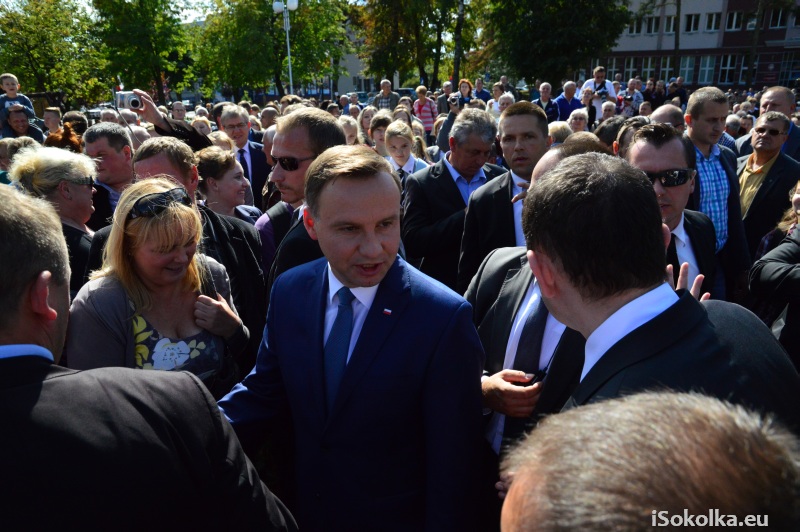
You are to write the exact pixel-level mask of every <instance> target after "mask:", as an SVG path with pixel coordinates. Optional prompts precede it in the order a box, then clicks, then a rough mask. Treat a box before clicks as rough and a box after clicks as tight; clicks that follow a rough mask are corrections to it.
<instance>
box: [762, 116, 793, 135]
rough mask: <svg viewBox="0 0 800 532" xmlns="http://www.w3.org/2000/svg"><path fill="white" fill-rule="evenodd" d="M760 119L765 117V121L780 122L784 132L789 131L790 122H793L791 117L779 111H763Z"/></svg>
mask: <svg viewBox="0 0 800 532" xmlns="http://www.w3.org/2000/svg"><path fill="white" fill-rule="evenodd" d="M758 119H759V120H762V119H763V120H764V122H780V124H781V129H782V130H783V131H784V133H786V132H788V131H789V124H791V122H790V121H789V117H788V116H786V115H785V114H783V113H781V112H779V111H767V112H766V113H762V114H761V116H759V117H758Z"/></svg>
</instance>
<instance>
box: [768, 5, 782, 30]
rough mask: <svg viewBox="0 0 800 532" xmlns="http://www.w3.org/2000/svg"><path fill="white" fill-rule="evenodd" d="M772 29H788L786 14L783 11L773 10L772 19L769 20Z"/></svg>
mask: <svg viewBox="0 0 800 532" xmlns="http://www.w3.org/2000/svg"><path fill="white" fill-rule="evenodd" d="M769 27H770V28H785V27H786V13H785V12H784V11H783V9H773V10H772V17H771V18H770V19H769Z"/></svg>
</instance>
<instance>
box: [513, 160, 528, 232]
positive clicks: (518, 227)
mask: <svg viewBox="0 0 800 532" xmlns="http://www.w3.org/2000/svg"><path fill="white" fill-rule="evenodd" d="M511 181H512V182H513V183H514V186H513V191H514V196H516V195H517V194H520V193H522V191H523V188H522V187H520V186H519V185H518V183H522V184H523V185H524V184H525V183H526V182H528V181H530V177H529V178H528V179H522V178H521V177H519V176H518V175H517V174H515V173H514V172H511ZM524 190H528V187H525V189H524ZM524 203H525V202H524V201H523V200H519V201H518V202H516V203H512V204H511V205H512V207H513V208H514V240H515V241H516V244H517V245H518V246H523V247H524V246H525V245H526V244H525V233H523V232H522V205H523V204H524Z"/></svg>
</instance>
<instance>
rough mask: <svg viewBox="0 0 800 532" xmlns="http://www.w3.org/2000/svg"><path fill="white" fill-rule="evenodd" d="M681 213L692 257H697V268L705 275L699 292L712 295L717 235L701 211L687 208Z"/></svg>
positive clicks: (715, 270) (715, 271)
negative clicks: (692, 253)
mask: <svg viewBox="0 0 800 532" xmlns="http://www.w3.org/2000/svg"><path fill="white" fill-rule="evenodd" d="M683 214H684V217H683V228H684V229H685V230H686V234H687V235H688V236H689V241H690V242H691V244H692V251H693V252H694V258H695V259H697V268H698V269H699V270H700V273H702V274H703V275H704V276H705V279H704V280H703V286H702V287H701V292H700V293H702V294H705V293H706V292H709V293H711V295H712V296H713V295H714V294H713V293H712V291H711V288H712V287H713V286H714V279H715V277H716V274H717V260H716V255H715V252H714V250H715V249H716V243H717V236H716V234H715V233H714V224H713V223H711V219H710V218H709V217H708V216H706V215H705V214H703V213H702V212H697V211H690V210H688V209H687V210H684V211H683Z"/></svg>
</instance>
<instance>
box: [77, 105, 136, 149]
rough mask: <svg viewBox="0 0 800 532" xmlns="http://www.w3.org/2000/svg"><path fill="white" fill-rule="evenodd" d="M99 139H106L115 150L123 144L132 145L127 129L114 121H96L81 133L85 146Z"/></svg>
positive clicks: (122, 146) (123, 145)
mask: <svg viewBox="0 0 800 532" xmlns="http://www.w3.org/2000/svg"><path fill="white" fill-rule="evenodd" d="M67 114H69V113H67ZM65 120H66V118H65ZM100 139H106V141H107V142H108V145H109V146H111V147H112V148H114V149H115V150H116V151H121V150H122V148H124V147H125V146H128V147H129V148H131V147H132V146H133V143H132V142H131V136H130V135H129V134H128V130H127V129H125V128H124V127H122V126H121V125H119V124H117V123H116V122H98V123H97V124H95V125H93V126H92V127H90V128H89V129H87V130H86V133H84V134H83V145H84V146H86V145H87V144H91V143H93V142H97V141H98V140H100Z"/></svg>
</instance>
